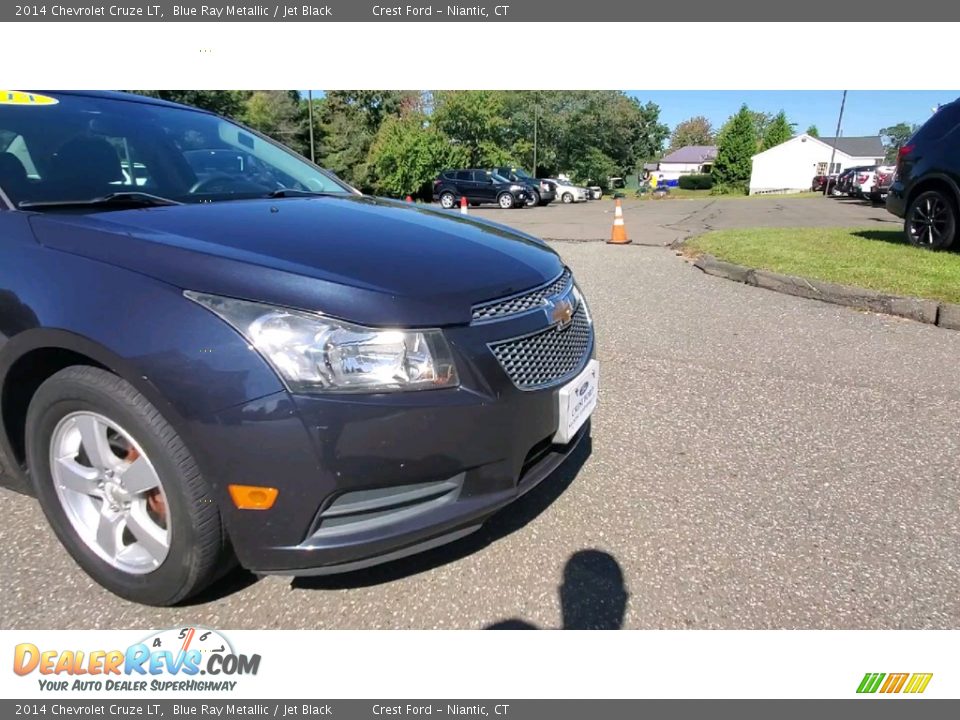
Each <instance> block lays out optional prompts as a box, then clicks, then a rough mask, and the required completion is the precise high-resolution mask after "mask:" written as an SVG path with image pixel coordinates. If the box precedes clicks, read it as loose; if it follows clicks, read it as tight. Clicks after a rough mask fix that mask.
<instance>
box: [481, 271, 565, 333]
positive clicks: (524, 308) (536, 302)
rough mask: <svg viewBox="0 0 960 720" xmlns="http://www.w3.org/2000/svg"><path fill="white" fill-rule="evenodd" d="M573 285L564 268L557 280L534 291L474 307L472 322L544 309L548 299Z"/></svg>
mask: <svg viewBox="0 0 960 720" xmlns="http://www.w3.org/2000/svg"><path fill="white" fill-rule="evenodd" d="M572 284H573V275H572V274H571V273H570V271H569V270H567V269H566V268H564V270H563V272H562V273H560V275H558V276H557V277H556V278H554V279H553V280H551V281H550V282H548V283H545V284H543V285H541V286H540V287H537V288H534V289H533V290H524V291H523V292H520V293H517V294H516V295H510V296H509V297H505V298H499V299H497V300H490V301H488V302H485V303H481V304H479V305H474V306H473V317H472V322H473V323H483V322H490V321H492V320H499V319H501V318H505V317H511V316H514V315H522V314H523V313H528V312H531V311H533V310H536V309H538V308H540V307H542V306H543V305H544V302H545V301H546V299H547V298H550V297H553V296H555V295H561V294H563V293H564V292H566V291H567V290H568V289H569V287H570V286H571V285H572Z"/></svg>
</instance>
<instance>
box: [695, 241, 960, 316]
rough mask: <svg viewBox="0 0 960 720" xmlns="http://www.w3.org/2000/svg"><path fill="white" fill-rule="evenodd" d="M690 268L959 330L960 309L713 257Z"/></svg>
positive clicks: (794, 293) (790, 292)
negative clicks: (782, 273) (784, 273)
mask: <svg viewBox="0 0 960 720" xmlns="http://www.w3.org/2000/svg"><path fill="white" fill-rule="evenodd" d="M693 264H694V266H695V267H697V268H699V269H700V270H702V271H703V272H705V273H706V274H707V275H714V276H716V277H722V278H725V279H727V280H733V281H735V282H740V283H745V284H747V285H753V286H754V287H760V288H764V289H766V290H773V291H775V292H780V293H784V294H786V295H796V296H797V297H804V298H810V299H812V300H820V301H822V302H828V303H833V304H835V305H845V306H847V307H852V308H856V309H857V310H867V311H870V312H875V313H882V314H884V315H896V316H898V317H903V318H907V319H909V320H916V321H917V322H922V323H926V324H928V325H937V326H938V327H942V328H945V329H949V330H960V305H953V304H951V303H941V302H938V301H936V300H924V299H922V298H914V297H904V296H902V295H887V294H885V293H880V292H876V291H874V290H867V289H865V288H858V287H850V286H848V285H837V284H836V283H831V282H826V281H824V280H813V279H810V278H803V277H796V276H793V275H781V274H780V273H775V272H771V271H769V270H758V269H756V268H749V267H745V266H743V265H736V264H734V263H729V262H725V261H724V260H718V259H717V258H715V257H713V255H700V256H699V257H697V258H696V260H694V263H693Z"/></svg>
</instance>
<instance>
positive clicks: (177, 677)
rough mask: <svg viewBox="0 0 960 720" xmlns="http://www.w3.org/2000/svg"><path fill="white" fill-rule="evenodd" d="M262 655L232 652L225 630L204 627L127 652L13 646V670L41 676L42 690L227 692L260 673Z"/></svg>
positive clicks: (132, 647) (167, 634) (152, 640)
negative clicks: (239, 681) (242, 679)
mask: <svg viewBox="0 0 960 720" xmlns="http://www.w3.org/2000/svg"><path fill="white" fill-rule="evenodd" d="M259 669H260V655H258V654H254V655H246V654H243V653H238V652H236V651H235V650H234V648H233V645H232V644H231V643H230V641H229V640H227V638H226V637H224V636H223V635H222V634H221V633H218V632H217V631H215V630H208V629H206V628H200V627H187V628H176V629H173V630H165V631H163V632H160V633H157V634H156V635H151V636H150V637H148V638H145V639H144V640H142V641H140V642H138V643H134V644H133V645H130V646H129V647H127V648H126V649H125V650H100V649H92V650H76V649H49V648H41V647H37V646H36V645H34V644H32V643H20V644H19V645H17V646H16V647H15V648H14V653H13V671H14V673H16V674H17V675H19V676H21V677H28V676H32V675H37V676H39V677H37V682H38V683H39V686H40V689H41V690H44V691H64V692H74V691H78V690H79V691H84V690H92V691H101V692H102V691H117V692H129V691H135V692H142V691H148V690H149V691H152V692H155V691H158V690H159V691H163V690H168V691H177V692H184V691H202V692H211V691H226V692H231V691H233V690H235V689H236V686H237V682H238V681H237V680H235V679H233V678H236V677H239V676H245V675H247V676H248V675H256V674H257V672H258V671H259Z"/></svg>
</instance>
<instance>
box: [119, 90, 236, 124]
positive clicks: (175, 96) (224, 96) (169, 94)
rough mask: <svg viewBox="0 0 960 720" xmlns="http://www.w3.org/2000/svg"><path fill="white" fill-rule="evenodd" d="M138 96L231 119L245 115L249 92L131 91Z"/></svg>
mask: <svg viewBox="0 0 960 720" xmlns="http://www.w3.org/2000/svg"><path fill="white" fill-rule="evenodd" d="M130 92H134V93H136V94H137V95H146V96H147V97H152V98H158V99H160V100H168V101H170V102H176V103H182V104H184V105H192V106H193V107H198V108H201V109H203V110H209V111H210V112H215V113H217V114H218V115H225V116H227V117H231V118H238V117H240V116H241V115H242V114H243V109H244V104H245V103H246V100H247V98H249V97H250V94H251V93H250V91H249V90H131V91H130Z"/></svg>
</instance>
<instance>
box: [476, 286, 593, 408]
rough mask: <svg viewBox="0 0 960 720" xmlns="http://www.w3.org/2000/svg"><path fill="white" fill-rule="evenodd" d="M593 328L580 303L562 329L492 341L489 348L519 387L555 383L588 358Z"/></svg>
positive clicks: (559, 381) (528, 387) (576, 370)
mask: <svg viewBox="0 0 960 720" xmlns="http://www.w3.org/2000/svg"><path fill="white" fill-rule="evenodd" d="M592 343H593V330H592V328H591V326H590V318H589V316H588V315H587V309H586V307H584V304H583V303H580V306H579V307H578V308H577V310H576V312H575V313H574V314H573V319H572V321H571V322H570V324H569V325H568V326H567V327H566V328H564V329H563V330H559V329H557V328H556V327H551V328H548V329H547V330H544V331H542V332H538V333H536V334H534V335H527V336H526V337H522V338H516V339H514V340H506V341H504V342H498V343H493V344H491V345H490V350H491V351H493V354H494V356H496V358H497V360H499V361H500V365H501V367H503V369H504V371H505V372H506V373H507V375H508V376H509V377H510V379H511V380H512V381H513V384H514V385H516V386H517V387H518V388H520V389H521V390H537V389H540V388H545V387H550V386H551V385H558V384H560V383H562V382H564V381H565V380H568V379H570V378H571V377H573V376H574V375H576V374H577V373H578V372H579V371H580V370H581V369H582V368H583V366H584V365H585V364H586V363H587V360H589V358H590V349H591V346H592Z"/></svg>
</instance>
